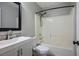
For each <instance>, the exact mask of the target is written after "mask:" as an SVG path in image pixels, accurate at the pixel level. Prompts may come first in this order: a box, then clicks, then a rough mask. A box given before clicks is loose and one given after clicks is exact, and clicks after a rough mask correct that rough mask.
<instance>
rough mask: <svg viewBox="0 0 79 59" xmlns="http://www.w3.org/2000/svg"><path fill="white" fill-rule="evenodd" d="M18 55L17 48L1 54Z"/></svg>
mask: <svg viewBox="0 0 79 59" xmlns="http://www.w3.org/2000/svg"><path fill="white" fill-rule="evenodd" d="M17 55H18V50H17V48H14V49H12V50H9V51H7V52H5V53H3V54H1V56H17Z"/></svg>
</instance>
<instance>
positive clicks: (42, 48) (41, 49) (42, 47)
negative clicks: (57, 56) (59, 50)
mask: <svg viewBox="0 0 79 59" xmlns="http://www.w3.org/2000/svg"><path fill="white" fill-rule="evenodd" d="M36 51H37V52H39V53H42V54H43V53H47V52H48V51H49V48H48V47H47V46H45V45H39V46H37V47H36Z"/></svg>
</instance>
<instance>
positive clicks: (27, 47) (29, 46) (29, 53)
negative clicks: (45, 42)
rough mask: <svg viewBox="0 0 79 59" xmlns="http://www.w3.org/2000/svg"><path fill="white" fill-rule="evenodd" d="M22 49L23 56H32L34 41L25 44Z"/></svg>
mask: <svg viewBox="0 0 79 59" xmlns="http://www.w3.org/2000/svg"><path fill="white" fill-rule="evenodd" d="M20 51H21V52H20V55H21V56H32V42H30V43H28V44H23V45H22V46H21V47H20Z"/></svg>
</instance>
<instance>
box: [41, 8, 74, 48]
mask: <svg viewBox="0 0 79 59" xmlns="http://www.w3.org/2000/svg"><path fill="white" fill-rule="evenodd" d="M42 20H43V29H42V35H43V42H44V43H47V44H50V45H52V46H57V47H62V48H66V49H72V48H73V44H72V43H73V40H74V24H75V23H74V8H73V9H71V11H70V13H69V14H65V15H64V14H63V15H60V16H54V17H52V16H51V17H50V16H49V17H43V18H42Z"/></svg>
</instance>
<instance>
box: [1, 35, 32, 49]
mask: <svg viewBox="0 0 79 59" xmlns="http://www.w3.org/2000/svg"><path fill="white" fill-rule="evenodd" d="M30 39H31V37H24V36H21V37H16V38H13V39H9V40H3V41H0V48H4V47H7V46H10V45H13V44H17V43H19V42H22V41H24V40H27V42H28V41H30Z"/></svg>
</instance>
